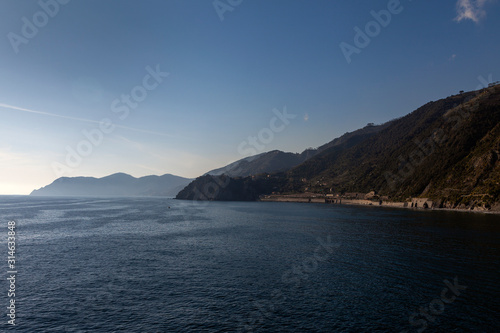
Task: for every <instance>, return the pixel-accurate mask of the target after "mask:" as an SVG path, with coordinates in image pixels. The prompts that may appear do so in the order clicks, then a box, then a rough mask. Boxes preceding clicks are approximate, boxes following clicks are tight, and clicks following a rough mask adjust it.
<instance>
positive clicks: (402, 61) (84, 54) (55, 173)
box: [0, 0, 500, 194]
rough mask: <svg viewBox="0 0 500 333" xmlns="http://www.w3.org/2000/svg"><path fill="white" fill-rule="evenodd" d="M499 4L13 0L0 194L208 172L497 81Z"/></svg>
mask: <svg viewBox="0 0 500 333" xmlns="http://www.w3.org/2000/svg"><path fill="white" fill-rule="evenodd" d="M231 4H232V5H231ZM372 11H374V12H375V13H379V14H380V15H381V20H382V21H380V22H381V23H383V24H381V23H375V22H376V21H375V17H374V16H373V14H372ZM381 11H384V12H381ZM384 13H386V14H387V13H389V14H390V19H389V18H388V16H387V15H385V16H384ZM499 14H500V3H499V1H496V0H441V1H424V0H413V1H410V0H401V1H400V2H398V1H397V0H380V1H379V0H377V1H374V0H370V1H368V0H366V1H347V0H346V1H327V0H316V1H299V0H252V1H250V0H242V1H240V0H230V1H229V0H217V1H215V2H214V1H213V0H190V1H187V0H158V1H153V0H145V1H138V0H137V1H127V0H109V1H101V0H85V1H83V0H72V1H68V0H41V1H18V0H3V1H2V2H0V35H1V36H2V38H1V39H0V74H1V75H0V117H1V118H0V119H1V121H0V194H28V193H29V192H30V191H31V190H33V189H35V188H39V187H41V186H44V185H46V184H48V183H50V182H52V181H53V180H54V179H56V178H58V177H59V176H95V177H102V176H106V175H108V174H111V173H115V172H126V173H129V174H132V175H133V176H136V177H139V176H144V175H148V174H157V175H161V174H165V173H171V174H176V175H180V176H184V177H196V176H199V175H201V174H203V173H204V172H206V171H209V170H211V169H213V168H217V167H221V166H224V165H226V164H228V163H230V162H233V161H235V160H238V159H240V158H242V157H245V156H247V155H246V154H248V153H249V152H251V151H255V152H263V151H269V150H273V149H280V150H284V151H292V152H301V151H303V150H304V149H306V148H308V147H317V146H319V145H322V144H324V143H326V142H328V141H330V140H332V139H333V138H335V137H338V136H340V135H342V134H343V133H345V132H348V131H352V130H355V129H357V128H360V127H363V126H365V125H366V124H367V123H369V122H374V123H382V122H385V121H388V120H390V119H393V118H395V117H400V116H403V115H405V114H407V113H409V112H411V111H413V110H414V109H416V108H417V107H419V106H421V105H423V104H425V103H427V102H428V101H431V100H436V99H439V98H443V97H447V96H449V95H452V94H456V93H458V91H459V90H474V89H476V88H477V87H478V85H480V84H481V83H483V82H481V81H485V80H486V81H488V80H494V81H496V80H498V79H499V77H500V72H499V68H498V59H499V56H500V43H499V37H498V33H499V32H500V19H499V18H500V15H499ZM367 26H368V31H366V28H367ZM356 27H358V28H359V29H360V30H361V31H362V32H363V34H367V35H366V36H365V38H366V37H367V38H369V39H370V41H369V43H367V42H366V39H365V40H363V38H361V40H358V44H357V46H359V47H357V46H356V41H355V37H356V34H357V33H356V32H355V30H354V29H355V28H356ZM377 27H378V28H377ZM30 28H31V29H30ZM370 29H372V30H370ZM370 36H371V37H370ZM358 37H359V36H358ZM360 41H361V42H363V43H364V44H368V45H363V43H361V44H360ZM341 43H345V44H343V45H346V44H349V45H351V46H352V47H355V48H357V52H356V53H352V54H351V55H350V56H349V58H350V63H348V61H347V58H346V56H345V54H344V52H343V51H342V49H341V47H340V45H341ZM479 78H482V79H479ZM127 96H128V97H127ZM127 98H128V99H127ZM127 101H128V102H127ZM273 110H274V111H273ZM284 110H286V113H287V114H288V115H295V117H294V118H293V119H292V117H291V116H289V118H286V117H285V118H286V119H285V120H284V121H283V120H280V119H279V117H277V114H281V115H283V113H284ZM274 118H276V119H274ZM102 120H105V121H104V122H103V123H100V122H101V121H102ZM110 123H111V125H110ZM84 133H87V134H88V136H89V137H90V139H89V138H88V137H87V136H85V134H84ZM89 133H90V134H89ZM259 134H260V137H259ZM249 137H255V138H257V143H258V146H257V147H258V149H249V147H252V144H251V140H250V139H249ZM70 151H73V153H70ZM74 154H76V155H78V156H77V157H75V156H73V155H74ZM68 155H71V157H69V158H68Z"/></svg>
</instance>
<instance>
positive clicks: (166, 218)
mask: <svg viewBox="0 0 500 333" xmlns="http://www.w3.org/2000/svg"><path fill="white" fill-rule="evenodd" d="M8 237H11V238H10V239H9V238H8ZM0 248H1V249H2V251H0V256H3V260H2V263H3V264H2V265H1V267H0V270H1V271H0V272H1V275H2V276H3V279H2V280H3V282H2V283H1V284H0V304H1V308H2V309H3V310H2V311H1V312H2V316H1V317H0V331H1V332H11V331H12V332H141V333H142V332H500V321H499V319H500V285H499V282H500V216H499V215H491V214H474V213H463V212H454V211H423V210H422V211H420V210H409V209H406V210H404V209H389V208H379V207H354V206H342V205H327V204H307V203H278V202H191V201H179V200H174V199H170V198H106V197H102V198H76V197H75V198H58V197H30V196H0ZM8 260H11V261H8ZM12 260H13V261H12ZM13 301H14V302H13Z"/></svg>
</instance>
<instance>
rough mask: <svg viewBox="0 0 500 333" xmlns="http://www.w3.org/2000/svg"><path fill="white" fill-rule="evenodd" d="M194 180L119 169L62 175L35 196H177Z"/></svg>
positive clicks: (33, 192) (34, 194) (33, 194)
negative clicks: (97, 173) (105, 173)
mask: <svg viewBox="0 0 500 333" xmlns="http://www.w3.org/2000/svg"><path fill="white" fill-rule="evenodd" d="M191 180H192V179H189V178H183V177H179V176H175V175H172V174H164V175H161V176H157V175H148V176H143V177H139V178H136V177H133V176H131V175H129V174H126V173H123V172H119V173H114V174H111V175H108V176H104V177H101V178H96V177H82V176H80V177H60V178H57V179H56V180H54V181H53V182H52V183H51V184H49V185H47V186H44V187H41V188H39V189H35V190H33V191H32V192H31V193H30V195H32V196H172V197H173V196H175V195H176V194H177V192H178V191H180V190H181V189H182V188H183V187H184V186H186V185H187V184H188V183H189V182H190V181H191Z"/></svg>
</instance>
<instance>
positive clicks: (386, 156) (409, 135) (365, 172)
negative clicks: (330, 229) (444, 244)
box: [177, 85, 500, 209]
mask: <svg viewBox="0 0 500 333" xmlns="http://www.w3.org/2000/svg"><path fill="white" fill-rule="evenodd" d="M499 123H500V85H491V86H489V87H488V88H485V89H482V90H479V91H471V92H467V93H461V94H458V95H453V96H449V97H447V98H443V99H440V100H438V101H433V102H429V103H426V104H425V105H423V106H421V107H419V108H417V109H416V110H414V111H412V112H410V113H409V114H407V115H406V116H404V117H401V118H398V119H396V120H393V121H391V122H390V124H389V125H387V126H386V127H385V128H383V129H382V130H380V131H378V132H377V133H375V134H374V135H367V136H366V137H362V136H358V137H356V136H354V137H351V138H346V140H345V141H344V143H343V145H331V146H329V147H327V148H326V149H324V150H323V151H321V152H320V153H318V154H315V155H314V156H313V157H311V158H310V159H308V160H306V161H305V162H303V163H301V164H300V165H297V166H295V167H292V168H291V169H289V170H287V171H286V172H281V173H272V174H269V175H261V176H258V177H257V176H254V177H252V179H251V180H252V181H250V180H247V179H246V178H245V179H243V180H241V181H240V183H242V184H245V187H246V188H247V189H248V191H250V192H251V193H256V194H257V193H258V194H259V195H257V196H253V199H254V200H258V198H259V197H260V196H262V195H267V194H270V193H271V192H275V193H281V194H293V193H305V192H310V193H314V194H319V195H324V196H326V195H327V194H328V195H335V194H337V195H339V196H342V195H344V194H345V193H355V192H359V193H369V192H374V193H377V196H379V197H385V198H389V199H390V200H400V201H405V200H408V199H409V198H412V197H429V198H432V199H433V200H435V202H436V205H437V206H439V207H448V208H454V207H470V208H474V207H479V206H481V207H483V208H485V209H490V208H491V207H493V206H494V207H500V206H499V203H500V157H499V156H500V139H499V136H500V125H499ZM206 181H207V179H203V181H200V184H199V185H202V184H203V186H205V187H207V186H206V184H204V183H206ZM213 181H216V179H214V180H213ZM265 181H267V182H269V183H274V185H273V186H268V185H265ZM226 182H227V180H226ZM229 182H230V183H231V181H229ZM193 183H194V184H190V188H191V190H192V189H194V188H197V187H198V188H199V186H197V184H196V180H195V181H194V182H193ZM233 183H234V182H233ZM232 186H233V191H235V192H238V191H237V190H236V189H235V185H232ZM201 188H203V187H201ZM224 191H225V189H224V188H222V187H221V188H219V191H218V192H219V193H217V195H212V196H210V195H205V197H207V198H208V199H209V200H219V198H224V199H227V198H228V197H230V196H228V195H226V194H225V193H224ZM188 192H189V189H185V191H181V192H180V193H179V194H178V196H177V198H179V199H184V198H189V197H192V196H190V195H189V193H188Z"/></svg>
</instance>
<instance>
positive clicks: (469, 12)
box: [455, 0, 490, 23]
mask: <svg viewBox="0 0 500 333" xmlns="http://www.w3.org/2000/svg"><path fill="white" fill-rule="evenodd" d="M488 2H490V0H458V2H457V17H455V21H457V22H460V21H463V20H472V21H474V22H476V23H479V21H481V20H482V19H483V18H484V17H485V16H486V10H484V7H485V5H486V3H488Z"/></svg>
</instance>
